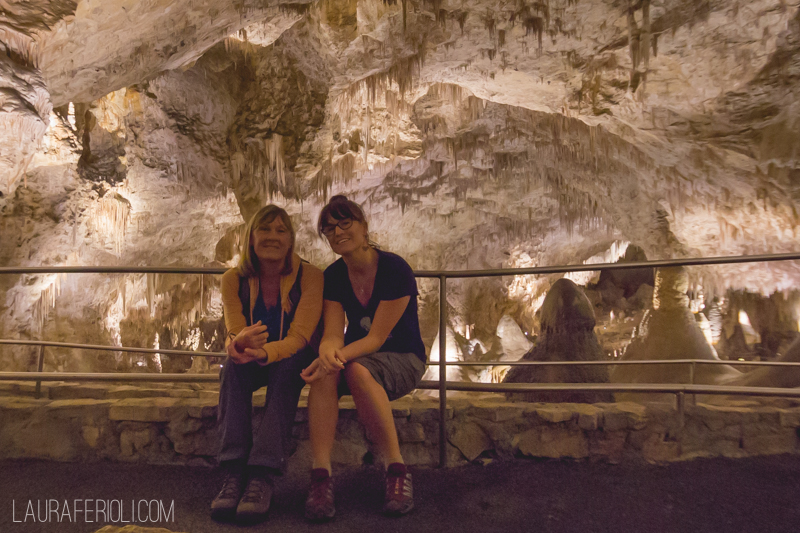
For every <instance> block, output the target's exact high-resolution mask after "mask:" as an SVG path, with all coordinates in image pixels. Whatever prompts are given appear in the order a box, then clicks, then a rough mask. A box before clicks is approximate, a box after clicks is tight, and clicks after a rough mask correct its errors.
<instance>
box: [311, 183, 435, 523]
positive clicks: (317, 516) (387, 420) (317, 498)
mask: <svg viewBox="0 0 800 533" xmlns="http://www.w3.org/2000/svg"><path fill="white" fill-rule="evenodd" d="M317 229H318V231H319V233H320V234H321V235H324V236H325V238H326V239H327V240H328V243H329V244H330V246H331V249H332V250H333V251H334V252H336V253H337V254H338V255H340V256H341V258H340V259H338V260H337V261H335V262H334V263H333V264H332V265H330V266H329V267H328V268H327V269H325V289H324V301H323V316H324V320H323V322H324V324H325V332H324V335H323V338H322V342H321V344H320V350H319V358H318V359H316V360H315V361H314V362H313V363H312V364H311V365H310V366H309V367H308V368H306V369H305V370H304V371H303V374H302V376H303V379H304V380H305V381H306V382H307V383H310V384H311V391H310V392H309V398H308V417H309V428H310V437H311V448H312V454H313V460H314V464H313V468H312V471H311V490H310V492H309V495H308V499H307V500H306V517H307V518H308V519H310V520H313V521H323V520H328V519H330V518H333V516H334V514H335V512H336V510H335V507H334V497H333V482H332V478H331V449H332V448H333V443H334V438H335V434H336V422H337V418H338V413H339V404H338V398H339V397H341V396H343V395H345V394H352V396H353V400H354V401H355V404H356V410H357V411H358V416H359V419H360V420H361V422H362V424H364V426H365V427H366V429H367V432H368V434H369V435H370V438H371V439H372V440H373V442H374V443H375V445H376V446H377V448H378V452H379V453H380V455H381V456H382V458H383V461H384V464H385V465H386V494H385V503H384V507H383V510H384V512H385V513H386V514H389V515H395V516H397V515H403V514H405V513H407V512H409V511H410V510H411V509H412V508H413V506H414V500H413V492H412V487H411V474H410V473H409V472H408V471H407V469H406V466H405V464H404V462H403V457H402V455H401V454H400V444H399V442H398V439H397V431H396V429H395V425H394V417H393V416H392V408H391V406H390V404H389V402H390V401H392V400H396V399H397V398H400V397H401V396H404V395H406V394H408V393H409V392H411V391H412V390H414V389H415V388H416V387H417V385H418V384H419V381H420V379H421V378H422V374H423V373H424V372H425V347H424V345H423V344H422V337H421V336H420V331H419V320H418V317H417V294H418V293H417V284H416V280H415V278H414V274H413V272H412V270H411V267H409V265H408V263H406V262H405V261H404V260H403V259H402V258H401V257H400V256H398V255H395V254H392V253H389V252H384V251H382V250H379V249H378V248H377V247H375V245H373V244H372V243H371V242H370V240H369V226H368V224H367V220H366V218H365V217H364V212H363V211H362V210H361V207H360V206H359V205H358V204H356V203H355V202H352V201H350V200H348V199H347V198H346V197H345V196H340V195H339V196H334V197H333V198H331V200H330V202H329V203H328V205H326V206H325V207H324V208H323V209H322V212H321V213H320V216H319V221H318V224H317ZM345 319H346V320H347V328H345Z"/></svg>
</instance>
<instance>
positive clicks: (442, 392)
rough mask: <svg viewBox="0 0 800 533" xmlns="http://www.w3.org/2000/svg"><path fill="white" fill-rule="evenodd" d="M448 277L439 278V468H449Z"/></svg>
mask: <svg viewBox="0 0 800 533" xmlns="http://www.w3.org/2000/svg"><path fill="white" fill-rule="evenodd" d="M446 292H447V277H446V276H444V275H441V276H439V468H444V467H446V466H447V364H446V363H447V355H446V350H447V296H446Z"/></svg>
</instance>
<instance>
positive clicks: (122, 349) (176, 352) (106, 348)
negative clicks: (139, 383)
mask: <svg viewBox="0 0 800 533" xmlns="http://www.w3.org/2000/svg"><path fill="white" fill-rule="evenodd" d="M3 344H6V345H8V344H11V345H15V344H16V345H20V346H48V347H53V348H75V349H81V350H102V351H106V352H133V353H149V354H156V353H157V354H161V355H190V356H195V357H227V355H228V354H226V353H225V352H193V351H191V350H162V349H156V348H133V347H130V346H107V345H103V344H78V343H74V342H53V341H35V340H33V341H31V340H14V339H0V345H3Z"/></svg>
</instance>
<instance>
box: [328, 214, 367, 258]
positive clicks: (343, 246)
mask: <svg viewBox="0 0 800 533" xmlns="http://www.w3.org/2000/svg"><path fill="white" fill-rule="evenodd" d="M348 222H349V225H348ZM342 226H344V229H343V228H342ZM323 234H324V235H325V237H326V238H327V239H328V244H330V245H331V250H333V252H334V253H336V254H338V255H347V254H349V253H352V252H354V251H356V250H358V249H360V248H363V247H364V246H365V245H367V243H368V241H367V226H366V224H364V223H363V222H359V221H358V220H353V219H351V218H346V219H342V220H336V219H335V218H333V217H328V220H327V221H326V222H325V224H324V229H323Z"/></svg>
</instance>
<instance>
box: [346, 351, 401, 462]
mask: <svg viewBox="0 0 800 533" xmlns="http://www.w3.org/2000/svg"><path fill="white" fill-rule="evenodd" d="M344 375H345V379H347V386H348V387H349V388H350V392H351V393H352V394H353V401H355V404H356V410H357V411H358V418H359V419H360V420H361V423H362V424H364V426H365V427H366V428H367V431H368V432H369V435H370V437H372V438H373V439H374V440H375V444H376V445H377V447H378V451H379V452H380V454H381V457H382V458H383V460H384V462H385V464H386V465H389V464H391V463H402V462H403V456H402V455H401V454H400V443H399V442H398V440H397V429H396V428H395V425H394V416H393V415H392V406H391V405H390V404H389V397H388V396H387V395H386V391H385V390H383V387H381V386H380V385H379V384H378V382H377V381H375V378H373V377H372V374H370V372H369V370H367V369H366V368H364V367H363V366H362V365H360V364H358V363H357V362H352V363H349V364H348V365H347V367H346V368H345V369H344Z"/></svg>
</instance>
